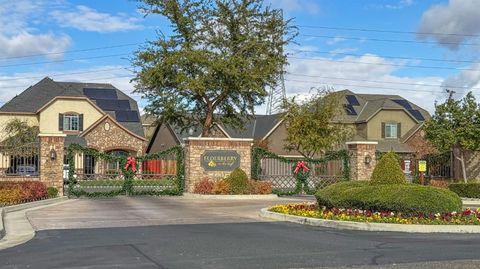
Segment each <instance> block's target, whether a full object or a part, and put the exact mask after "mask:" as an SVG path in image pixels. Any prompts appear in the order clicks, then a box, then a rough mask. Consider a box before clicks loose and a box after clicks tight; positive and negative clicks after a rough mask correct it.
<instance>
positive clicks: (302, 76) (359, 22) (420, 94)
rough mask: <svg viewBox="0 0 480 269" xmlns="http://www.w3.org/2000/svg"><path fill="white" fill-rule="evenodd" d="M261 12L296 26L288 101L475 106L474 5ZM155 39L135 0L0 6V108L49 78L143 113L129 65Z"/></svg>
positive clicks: (4, 0)
mask: <svg viewBox="0 0 480 269" xmlns="http://www.w3.org/2000/svg"><path fill="white" fill-rule="evenodd" d="M266 3H267V4H268V3H269V4H271V5H272V6H273V7H275V8H281V9H283V11H284V17H285V18H289V19H293V24H295V25H296V26H297V27H298V32H299V35H298V37H297V38H296V39H295V43H294V44H290V45H289V46H288V47H287V48H286V50H285V51H286V52H287V53H288V54H289V65H288V66H286V67H285V71H286V74H285V88H286V92H287V95H288V96H300V98H308V96H309V94H310V93H311V92H312V90H314V89H315V88H321V87H333V88H334V89H336V90H343V89H350V90H351V91H353V92H357V93H371V94H396V95H400V96H402V97H404V98H407V99H408V100H410V101H411V102H414V103H415V104H417V105H419V106H421V107H423V108H425V109H427V110H428V111H429V112H431V113H433V112H434V104H435V101H438V102H443V101H444V100H445V98H446V96H447V93H446V89H450V90H453V91H455V92H456V94H455V97H456V98H461V97H462V96H463V95H465V94H466V93H467V92H468V91H473V93H474V94H475V96H476V97H477V99H480V53H479V51H480V50H479V48H480V8H478V5H479V4H480V3H479V1H478V0H444V1H438V0H436V1H434V0H369V1H366V0H365V1H360V0H342V1H338V0H329V1H326V0H325V1H324V0H266ZM158 32H163V33H167V34H168V33H169V32H170V31H169V24H168V22H167V21H166V20H165V19H164V18H162V17H160V16H159V15H149V16H145V15H144V14H142V13H141V12H140V11H139V10H138V2H136V1H133V0H115V1H113V0H109V1H107V0H102V1H98V0H96V1H91V0H85V1H74V0H15V1H11V0H0V104H3V103H5V102H7V101H8V100H10V99H11V98H12V97H14V96H15V95H17V94H19V93H20V92H22V91H23V90H25V89H26V88H28V87H29V86H30V85H33V84H35V83H36V82H38V81H39V80H41V79H42V78H44V77H46V76H48V77H51V78H52V79H54V80H57V81H81V82H97V83H111V84H113V85H114V86H116V87H117V88H119V89H121V90H123V91H124V92H126V93H128V94H130V95H131V96H132V97H133V98H135V99H136V100H137V101H138V102H139V105H140V107H144V106H145V105H146V101H145V100H142V99H141V96H140V95H138V94H136V93H133V92H132V91H133V88H134V87H133V84H131V83H130V79H131V78H132V77H133V75H132V72H131V70H132V65H131V58H132V55H133V53H134V52H135V51H137V50H139V49H141V47H142V46H143V45H144V43H145V42H146V41H151V40H155V38H156V37H157V33H158ZM265 108H266V106H265V105H263V106H259V107H257V108H256V113H257V114H264V113H265Z"/></svg>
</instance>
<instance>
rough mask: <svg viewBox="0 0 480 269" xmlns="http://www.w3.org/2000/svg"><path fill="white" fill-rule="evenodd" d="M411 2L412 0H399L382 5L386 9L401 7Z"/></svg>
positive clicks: (407, 5) (409, 4) (411, 3)
mask: <svg viewBox="0 0 480 269" xmlns="http://www.w3.org/2000/svg"><path fill="white" fill-rule="evenodd" d="M413 3H414V1H413V0H400V1H398V2H397V3H395V4H386V5H384V7H385V8H388V9H403V8H406V7H409V6H411V5H413Z"/></svg>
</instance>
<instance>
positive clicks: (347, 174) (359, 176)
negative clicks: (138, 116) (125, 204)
mask: <svg viewBox="0 0 480 269" xmlns="http://www.w3.org/2000/svg"><path fill="white" fill-rule="evenodd" d="M375 144H376V142H348V143H347V149H343V150H339V151H335V152H330V153H327V154H325V155H324V156H323V157H322V158H318V159H305V158H301V157H285V156H279V155H276V154H274V153H272V152H270V151H268V150H266V149H263V148H258V147H253V146H252V145H253V140H252V139H232V138H197V137H196V138H187V139H186V140H185V143H184V146H183V147H181V146H177V147H173V148H170V149H168V150H165V151H162V152H157V153H154V154H147V155H139V154H138V152H135V151H129V150H125V149H121V148H120V149H112V150H109V151H105V152H100V151H98V150H96V149H93V148H88V147H85V146H81V145H78V144H71V145H69V146H68V147H66V148H65V147H64V136H45V137H40V141H39V144H37V145H29V147H26V148H24V149H17V150H16V151H12V150H11V149H3V150H2V152H1V153H0V165H1V167H0V168H1V169H2V170H1V171H2V173H1V177H2V178H9V179H10V180H15V179H17V180H21V179H34V180H40V181H43V182H45V183H46V184H47V186H53V187H57V188H58V189H59V190H60V191H64V193H65V194H68V195H72V196H86V197H95V196H116V195H181V194H182V193H183V192H193V190H194V186H195V184H196V183H197V182H199V181H200V180H201V179H202V178H205V177H209V178H211V179H220V178H224V177H226V176H227V175H229V174H230V172H231V171H233V169H235V168H236V167H240V168H241V169H242V170H244V171H245V172H246V173H247V175H248V176H249V177H250V178H252V179H255V180H266V181H270V182H271V183H272V188H273V192H274V193H277V194H283V195H288V194H299V193H307V194H311V193H313V192H314V191H315V190H316V189H318V188H323V187H325V186H328V185H330V184H333V183H335V182H338V181H341V180H365V179H368V178H369V177H370V175H371V173H372V171H373V168H374V167H375V163H376V159H377V158H376V157H378V156H376V150H375ZM417 161H418V160H416V159H408V160H407V159H405V160H401V161H400V163H401V165H402V168H403V169H404V171H405V173H406V174H412V175H413V174H414V173H415V171H416V170H417V163H418V162H417ZM426 161H427V167H428V169H427V172H426V176H427V178H428V177H432V178H433V177H434V178H450V177H451V175H452V168H451V156H450V155H448V154H443V155H435V156H434V155H431V156H427V158H426ZM300 162H302V163H304V165H305V166H306V167H308V168H309V172H308V175H307V176H306V177H305V178H304V179H299V178H298V176H296V173H295V171H294V170H295V168H296V166H297V165H299V163H300Z"/></svg>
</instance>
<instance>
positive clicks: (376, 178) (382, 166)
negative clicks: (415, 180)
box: [370, 151, 407, 185]
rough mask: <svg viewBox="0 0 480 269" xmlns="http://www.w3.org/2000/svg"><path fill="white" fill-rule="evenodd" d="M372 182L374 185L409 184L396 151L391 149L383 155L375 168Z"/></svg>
mask: <svg viewBox="0 0 480 269" xmlns="http://www.w3.org/2000/svg"><path fill="white" fill-rule="evenodd" d="M370 183H371V184H372V185H382V184H407V180H406V179H405V175H404V174H403V171H402V168H401V167H400V164H399V163H398V159H397V155H396V154H395V152H393V151H390V152H388V153H386V154H385V155H383V156H382V158H381V159H380V161H379V162H378V163H377V165H376V166H375V169H374V170H373V173H372V178H371V181H370Z"/></svg>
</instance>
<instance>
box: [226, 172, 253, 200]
mask: <svg viewBox="0 0 480 269" xmlns="http://www.w3.org/2000/svg"><path fill="white" fill-rule="evenodd" d="M226 181H227V183H228V186H229V187H230V193H231V194H244V193H247V192H248V191H249V190H248V187H249V186H248V176H247V173H245V171H243V170H242V169H241V168H240V167H238V168H235V169H234V170H233V171H232V173H230V175H229V176H228V177H227V178H226Z"/></svg>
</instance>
